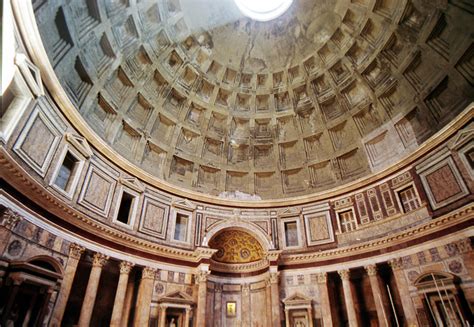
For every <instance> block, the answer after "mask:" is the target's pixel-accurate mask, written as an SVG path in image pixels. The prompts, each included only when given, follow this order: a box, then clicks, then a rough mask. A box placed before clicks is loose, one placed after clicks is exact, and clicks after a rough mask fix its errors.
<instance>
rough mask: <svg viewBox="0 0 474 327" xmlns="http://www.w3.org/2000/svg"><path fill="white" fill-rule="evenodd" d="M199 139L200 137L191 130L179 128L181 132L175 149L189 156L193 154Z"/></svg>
mask: <svg viewBox="0 0 474 327" xmlns="http://www.w3.org/2000/svg"><path fill="white" fill-rule="evenodd" d="M200 137H201V136H200V135H199V134H197V133H195V132H193V131H191V130H188V129H186V128H181V132H180V134H179V136H178V140H177V143H176V148H177V149H179V150H181V151H183V152H186V153H189V154H195V153H196V149H197V147H198V142H199V139H200Z"/></svg>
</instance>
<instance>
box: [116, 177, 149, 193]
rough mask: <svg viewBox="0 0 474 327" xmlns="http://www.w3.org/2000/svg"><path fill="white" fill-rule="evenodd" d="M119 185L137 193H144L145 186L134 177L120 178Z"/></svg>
mask: <svg viewBox="0 0 474 327" xmlns="http://www.w3.org/2000/svg"><path fill="white" fill-rule="evenodd" d="M119 181H120V183H121V184H122V185H125V186H127V187H129V188H131V189H132V190H135V191H137V192H138V193H143V192H145V186H144V185H143V184H142V183H140V181H139V180H138V179H136V178H134V177H120V180H119Z"/></svg>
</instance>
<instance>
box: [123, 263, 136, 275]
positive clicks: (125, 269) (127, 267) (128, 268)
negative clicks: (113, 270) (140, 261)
mask: <svg viewBox="0 0 474 327" xmlns="http://www.w3.org/2000/svg"><path fill="white" fill-rule="evenodd" d="M133 266H135V264H134V263H132V262H128V261H122V262H120V273H121V274H130V271H131V270H132V268H133Z"/></svg>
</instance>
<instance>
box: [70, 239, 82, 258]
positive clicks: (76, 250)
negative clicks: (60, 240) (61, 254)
mask: <svg viewBox="0 0 474 327" xmlns="http://www.w3.org/2000/svg"><path fill="white" fill-rule="evenodd" d="M84 251H85V248H84V247H83V246H80V245H78V244H76V243H71V245H69V258H71V259H76V260H79V259H81V255H82V253H84Z"/></svg>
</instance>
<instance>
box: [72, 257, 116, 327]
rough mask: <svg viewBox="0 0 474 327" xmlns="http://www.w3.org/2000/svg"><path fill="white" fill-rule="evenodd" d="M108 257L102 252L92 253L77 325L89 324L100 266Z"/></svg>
mask: <svg viewBox="0 0 474 327" xmlns="http://www.w3.org/2000/svg"><path fill="white" fill-rule="evenodd" d="M108 259H109V257H108V256H106V255H105V254H102V253H96V254H94V258H93V260H92V269H91V273H90V275H89V281H88V282H87V288H86V295H84V300H83V301H82V308H81V314H80V316H79V322H78V324H77V325H78V326H79V327H86V326H89V325H90V322H91V317H92V311H93V310H94V304H95V299H96V296H97V290H98V288H99V281H100V275H101V274H102V267H103V266H104V264H105V263H106V262H107V260H108Z"/></svg>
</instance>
